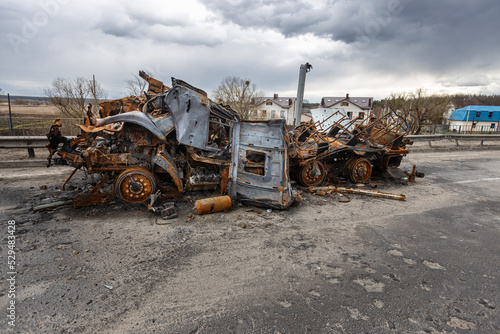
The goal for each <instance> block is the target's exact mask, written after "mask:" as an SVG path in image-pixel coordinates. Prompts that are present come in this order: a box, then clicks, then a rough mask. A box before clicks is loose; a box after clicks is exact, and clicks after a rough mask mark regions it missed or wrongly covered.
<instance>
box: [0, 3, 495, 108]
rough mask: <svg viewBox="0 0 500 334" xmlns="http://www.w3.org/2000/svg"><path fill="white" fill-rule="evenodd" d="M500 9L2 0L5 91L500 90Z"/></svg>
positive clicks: (311, 95) (0, 77) (379, 94)
mask: <svg viewBox="0 0 500 334" xmlns="http://www.w3.org/2000/svg"><path fill="white" fill-rule="evenodd" d="M499 16H500V5H499V4H498V3H497V2H496V1H493V0H477V1H474V2H472V1H465V0H441V1H434V0H419V1H417V0H372V1H369V2H368V1H362V0H337V1H335V0H324V1H321V0H313V1H302V0H285V1H283V0H280V1H277V0H253V1H248V0H216V1H206V2H202V1H197V0H185V1H182V2H179V1H160V0H152V1H147V2H145V3H144V2H143V3H138V2H134V1H116V0H112V1H106V2H101V1H97V0H90V1H86V2H73V1H67V0H40V1H35V0H28V1H23V2H22V3H19V2H18V1H12V0H4V1H3V2H2V4H0V33H1V36H2V48H1V49H0V57H1V59H2V62H1V65H0V66H1V72H0V73H1V74H0V88H2V89H3V90H4V91H5V92H9V93H11V94H19V95H21V94H22V95H43V93H42V89H43V88H44V87H46V86H48V85H49V84H50V82H51V81H52V80H53V79H54V78H55V77H75V76H85V77H91V76H92V75H93V74H95V75H96V77H97V79H98V80H99V82H100V83H101V84H102V85H103V87H105V89H107V90H108V92H109V96H110V97H120V96H122V95H123V94H125V80H127V79H129V78H130V77H131V75H132V73H136V72H137V71H138V70H139V69H145V70H148V71H150V72H152V73H153V74H154V76H155V77H157V78H159V79H161V80H164V81H165V82H167V83H168V81H169V78H170V77H171V76H174V77H178V78H181V79H184V80H187V81H188V82H190V83H192V84H194V85H196V86H199V87H200V88H202V89H204V90H206V91H208V92H209V93H210V92H211V91H212V90H213V89H214V88H215V87H216V86H217V85H218V83H219V82H220V81H221V80H222V78H224V77H225V76H227V75H236V76H240V77H243V78H248V79H251V80H252V81H253V82H255V83H256V84H257V86H258V88H259V89H262V90H264V91H265V93H266V94H268V95H271V94H273V93H279V94H280V95H295V92H296V85H297V77H298V69H299V67H300V64H303V63H305V62H307V61H308V62H310V63H311V64H313V66H314V69H313V71H311V72H310V73H309V74H308V78H307V84H306V93H305V97H306V98H307V99H309V100H311V101H318V100H319V99H320V98H321V97H322V96H327V95H329V96H331V95H339V94H340V95H342V94H345V93H350V94H351V95H361V96H374V97H376V98H383V97H385V96H388V95H389V94H390V93H391V92H399V91H412V90H415V89H417V88H425V89H426V90H427V91H428V93H452V92H462V93H477V92H482V93H486V94H491V93H499V89H500V87H499V82H498V80H497V78H499V77H500V73H499V72H500V68H499V61H498V60H497V58H498V57H497V54H498V52H499V51H500V50H499V48H500V46H499V45H500V43H499V39H500V37H499V35H498V33H497V31H498V30H499V28H500V23H499V20H498V17H499Z"/></svg>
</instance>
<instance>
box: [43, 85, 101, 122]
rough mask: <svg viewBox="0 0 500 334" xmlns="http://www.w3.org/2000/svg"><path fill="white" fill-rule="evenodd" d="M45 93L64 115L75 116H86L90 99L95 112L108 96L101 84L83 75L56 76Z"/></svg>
mask: <svg viewBox="0 0 500 334" xmlns="http://www.w3.org/2000/svg"><path fill="white" fill-rule="evenodd" d="M44 93H45V95H46V96H47V97H48V98H49V102H50V103H51V104H53V105H54V106H55V107H56V108H57V109H59V110H60V111H61V112H62V113H63V114H64V115H66V116H68V117H74V118H82V117H85V115H86V114H87V105H86V104H87V103H88V102H89V101H91V102H93V106H92V109H93V112H94V114H95V113H96V112H97V110H98V108H99V107H98V103H99V100H102V99H105V98H106V92H105V91H104V89H103V88H102V87H101V85H100V84H98V83H96V82H95V80H88V79H85V78H82V77H77V78H75V79H66V78H56V79H54V81H52V84H51V86H50V87H48V88H45V89H44Z"/></svg>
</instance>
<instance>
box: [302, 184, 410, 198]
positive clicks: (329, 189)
mask: <svg viewBox="0 0 500 334" xmlns="http://www.w3.org/2000/svg"><path fill="white" fill-rule="evenodd" d="M309 192H310V193H316V195H320V196H326V195H329V194H331V193H340V194H343V193H348V194H358V195H369V196H375V197H382V198H389V199H397V200H400V201H404V200H405V199H406V196H405V195H403V194H391V193H383V192H381V191H373V190H365V189H356V188H346V187H336V186H325V187H310V188H309Z"/></svg>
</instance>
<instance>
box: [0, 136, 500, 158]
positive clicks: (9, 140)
mask: <svg viewBox="0 0 500 334" xmlns="http://www.w3.org/2000/svg"><path fill="white" fill-rule="evenodd" d="M68 138H74V137H68ZM405 138H408V139H409V140H411V141H415V142H417V141H418V142H422V141H427V142H429V146H431V147H432V144H431V143H432V142H433V141H438V140H446V139H451V140H455V141H456V144H457V145H458V142H459V141H480V142H481V145H483V142H484V141H500V135H496V134H495V135H481V134H472V135H463V134H438V135H409V136H406V137H405ZM48 143H49V140H48V139H47V137H45V136H0V149H28V156H29V157H30V158H35V150H34V149H35V148H44V147H45V146H46V145H47V144H48Z"/></svg>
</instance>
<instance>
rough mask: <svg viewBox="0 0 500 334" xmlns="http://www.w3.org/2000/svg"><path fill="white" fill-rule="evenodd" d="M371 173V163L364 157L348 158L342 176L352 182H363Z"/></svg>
mask: <svg viewBox="0 0 500 334" xmlns="http://www.w3.org/2000/svg"><path fill="white" fill-rule="evenodd" d="M371 175H372V164H371V163H370V161H369V160H368V159H366V158H361V157H360V158H350V159H349V160H347V162H346V164H345V167H344V176H345V177H346V178H349V179H351V181H352V182H354V183H365V182H367V181H368V179H369V178H370V176H371Z"/></svg>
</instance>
